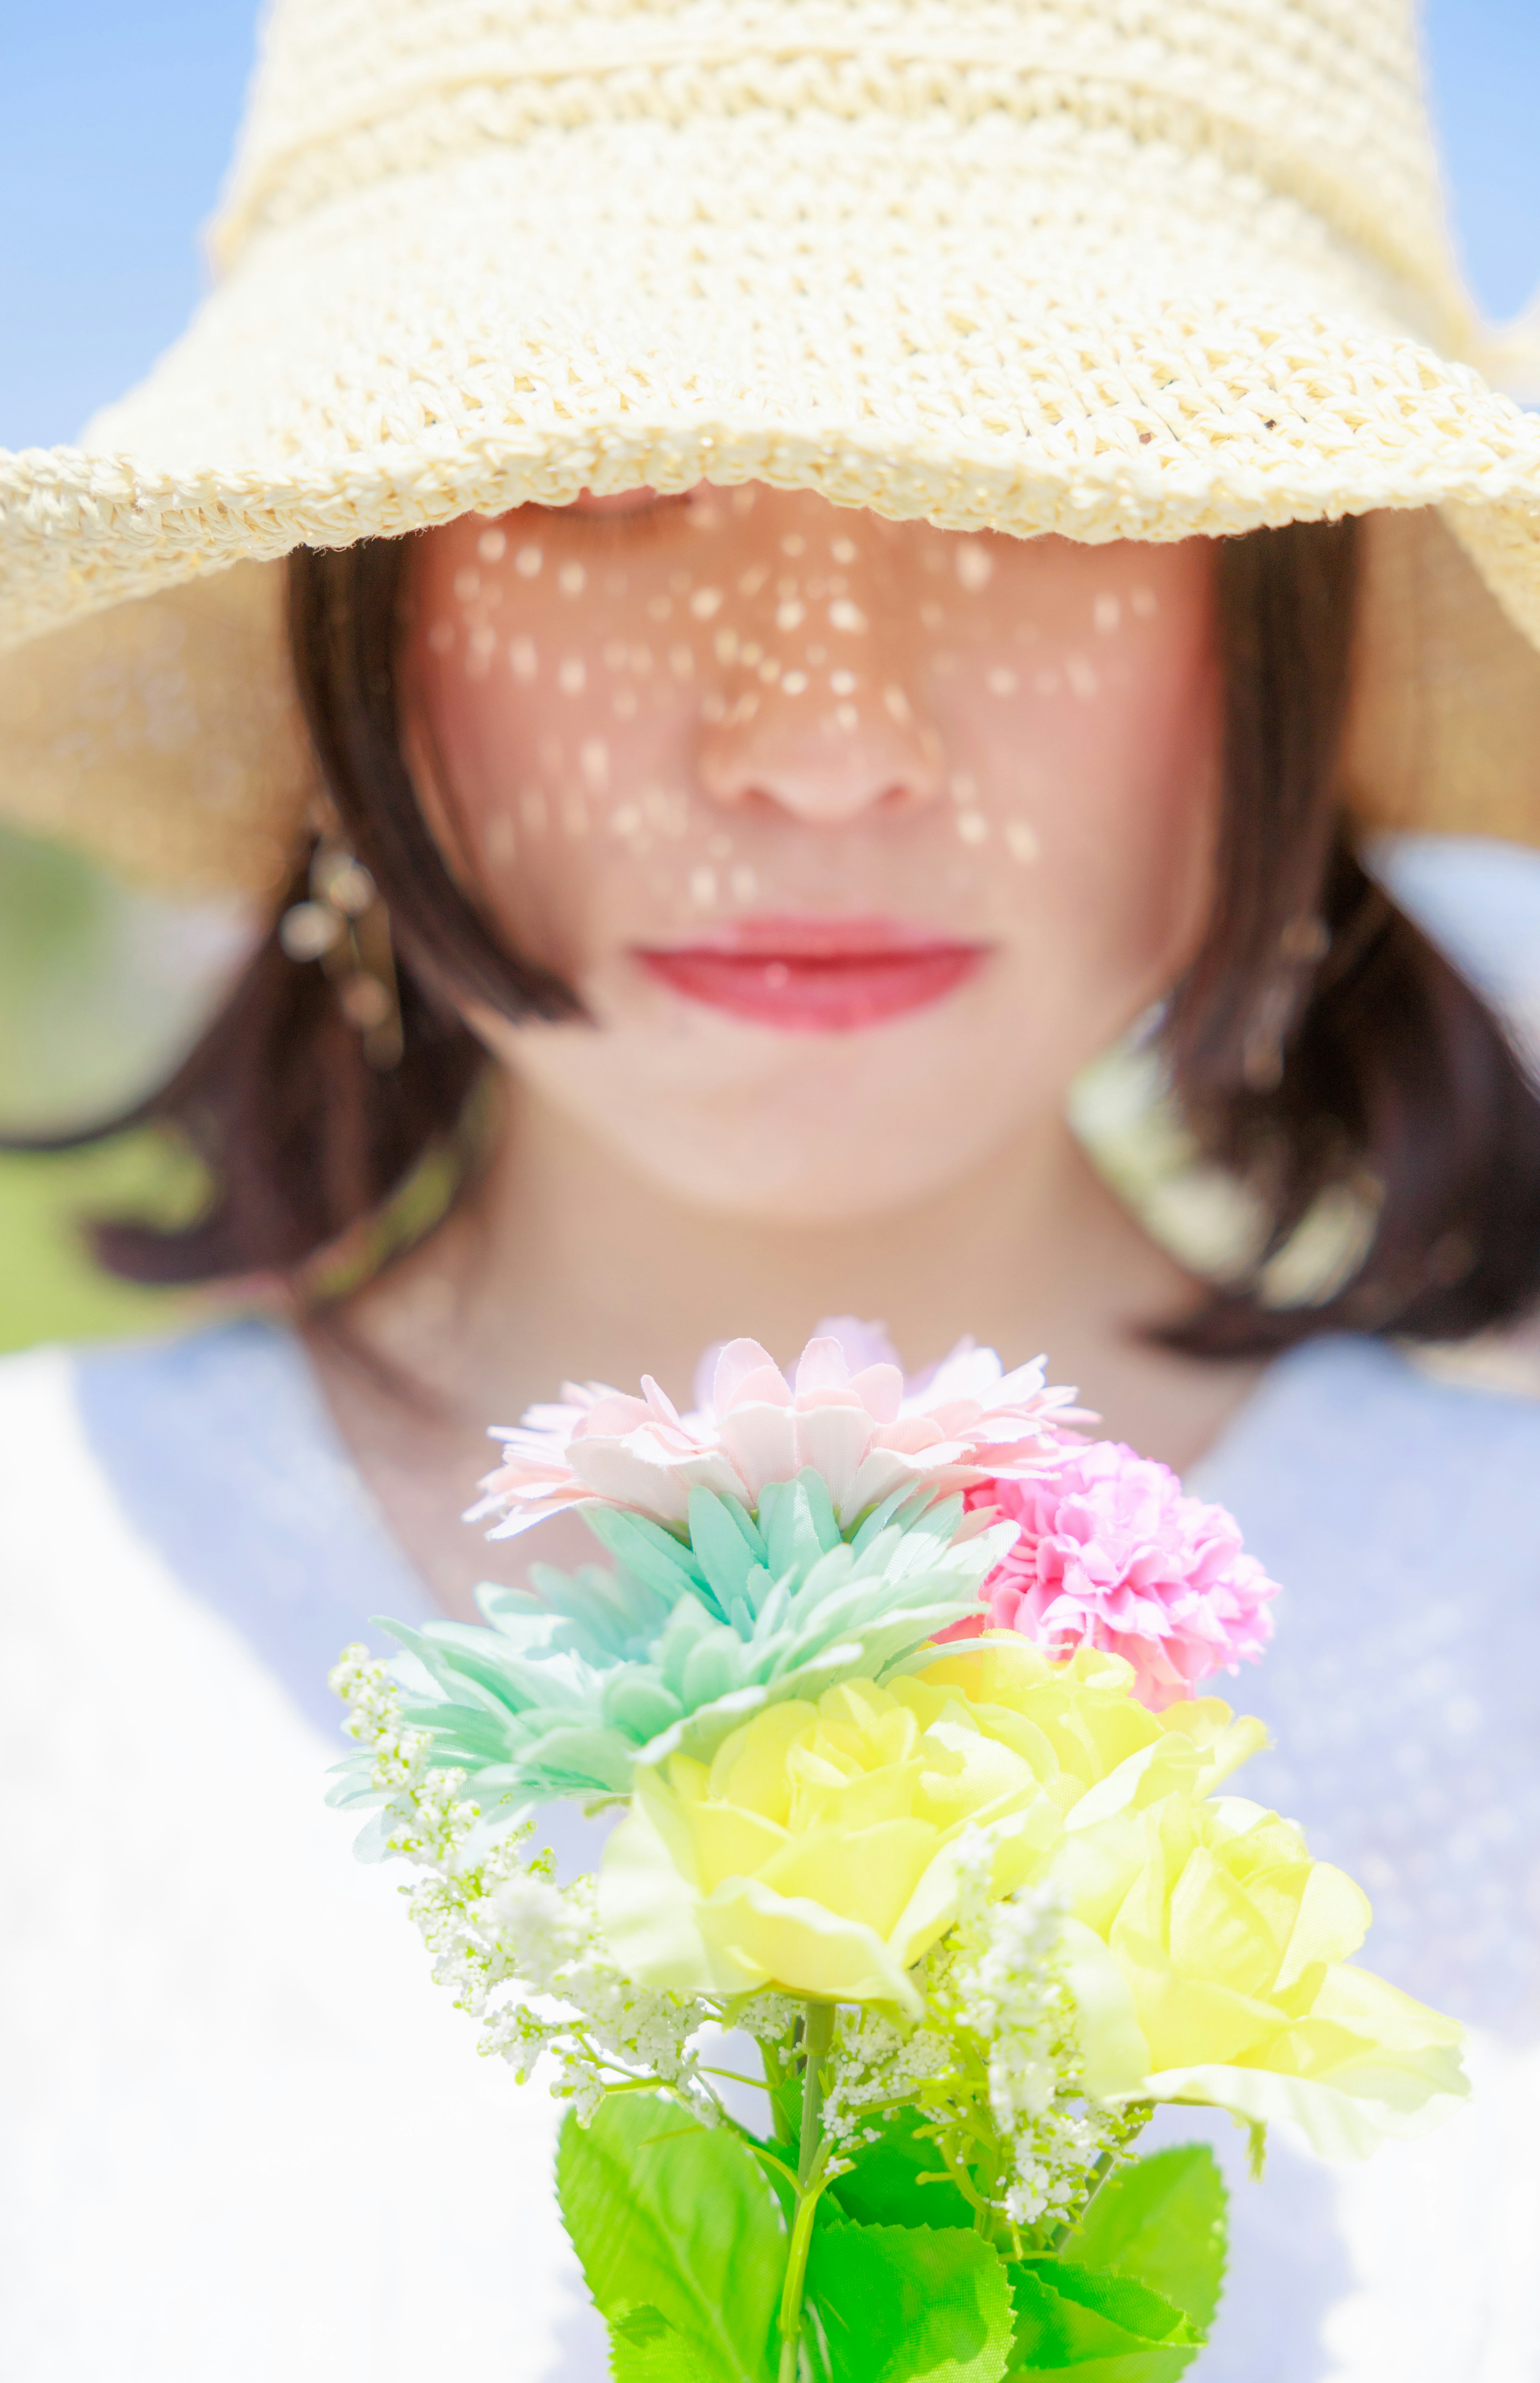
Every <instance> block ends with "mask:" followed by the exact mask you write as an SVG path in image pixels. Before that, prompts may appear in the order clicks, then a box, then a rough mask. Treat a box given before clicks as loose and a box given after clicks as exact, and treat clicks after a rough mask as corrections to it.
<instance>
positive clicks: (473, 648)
mask: <svg viewBox="0 0 1540 2383" xmlns="http://www.w3.org/2000/svg"><path fill="white" fill-rule="evenodd" d="M486 536H487V533H485V532H483V533H482V537H483V541H485V538H486ZM553 544H554V542H553ZM467 555H468V557H469V559H467ZM607 577H608V578H609V579H610V580H614V581H616V582H617V585H616V586H612V587H610V589H609V590H608V593H607V591H606V588H605V585H604V581H605V579H606V578H607ZM621 579H622V574H620V573H619V572H617V571H616V570H615V569H614V568H613V567H612V566H611V567H610V570H609V571H608V573H603V572H596V571H594V570H592V569H587V570H585V569H584V568H583V567H582V566H574V565H573V562H572V561H571V558H570V557H568V558H565V559H563V557H562V554H561V549H560V546H559V545H554V550H552V551H549V552H548V551H547V549H545V548H544V547H542V545H541V544H540V542H539V540H538V537H537V535H529V536H526V537H523V538H517V537H516V538H515V539H514V540H513V541H511V542H509V543H508V544H507V546H506V550H505V551H504V552H502V553H501V554H500V555H499V558H498V567H497V568H495V569H491V568H487V567H486V566H485V564H483V567H481V568H479V569H478V568H477V567H476V554H475V545H474V542H468V541H467V538H466V537H464V536H463V535H462V525H459V524H456V525H453V526H452V527H451V529H450V531H449V532H447V533H444V534H442V535H441V537H440V540H439V542H438V543H437V545H436V546H434V547H432V548H430V549H429V552H428V555H427V557H426V559H425V566H424V568H423V570H422V573H421V575H420V577H419V581H418V584H417V587H416V589H415V620H414V625H413V634H412V641H411V680H412V685H413V697H414V701H413V711H414V713H415V716H416V718H417V721H418V722H419V728H418V733H417V735H416V737H415V739H414V746H415V750H414V755H413V760H414V774H415V775H416V776H417V778H418V782H419V785H420V787H421V789H422V791H423V794H424V796H425V803H426V805H427V807H428V808H429V809H431V810H432V811H433V812H434V814H435V820H434V824H435V826H436V828H437V830H438V832H439V835H440V840H441V841H442V842H443V843H444V844H445V845H446V847H447V848H448V849H450V850H451V851H453V852H455V853H456V854H457V855H458V856H459V858H460V860H461V862H462V868H463V870H464V872H465V874H466V875H467V876H468V877H469V878H470V879H471V880H472V882H474V884H475V886H476V889H477V891H478V893H479V894H480V895H481V896H482V898H483V899H484V900H485V901H487V902H488V903H489V905H490V906H491V908H493V909H494V911H495V912H496V914H497V915H498V917H499V920H501V922H502V924H503V926H504V928H505V929H506V931H507V932H508V933H509V934H510V936H511V939H512V940H513V941H514V942H515V943H516V944H518V945H519V946H520V947H521V948H522V949H524V950H525V951H527V952H528V953H529V954H530V956H531V957H535V958H537V959H539V960H541V961H543V962H544V963H545V964H547V965H548V966H552V967H555V968H556V969H559V970H561V972H563V973H569V972H571V971H572V969H573V967H574V965H575V963H576V962H577V960H578V958H579V957H580V956H581V953H582V949H583V945H584V940H585V921H586V920H587V919H588V916H589V914H590V912H591V909H592V908H593V903H594V897H595V888H596V886H597V885H598V884H599V883H601V882H602V881H604V880H605V879H606V878H607V876H608V875H609V874H610V873H611V872H612V871H613V870H615V869H617V868H622V869H624V868H627V867H631V866H634V864H635V863H636V862H637V861H638V860H639V859H642V858H646V857H647V856H648V855H652V854H654V853H656V852H658V851H659V850H662V851H665V852H666V851H667V849H668V848H669V847H670V846H671V844H673V843H674V842H677V841H678V839H679V836H680V833H681V830H682V824H683V811H684V806H685V803H686V800H687V797H686V795H685V792H684V784H685V774H686V773H685V772H684V768H683V766H682V761H683V759H684V751H685V747H686V746H687V741H688V733H689V724H690V722H691V721H692V720H693V718H694V715H695V710H696V707H697V702H698V698H697V697H696V691H695V688H694V685H693V681H694V678H695V675H696V661H695V655H694V652H693V650H692V649H691V648H688V647H687V646H685V645H684V643H683V642H682V641H681V640H680V639H679V637H678V636H675V637H674V638H673V640H672V642H670V640H669V638H668V636H667V634H666V632H665V633H662V634H654V632H653V624H650V623H649V622H648V620H647V616H646V611H645V609H644V607H643V606H641V605H639V604H635V605H634V604H631V603H628V601H627V600H626V599H627V593H628V591H627V590H626V588H625V587H624V586H623V585H622V584H619V583H620V582H621ZM451 788H452V790H453V792H452V800H451V798H450V794H449V792H448V791H447V790H449V789H451Z"/></svg>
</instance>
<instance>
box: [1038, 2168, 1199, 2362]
mask: <svg viewBox="0 0 1540 2383" xmlns="http://www.w3.org/2000/svg"><path fill="white" fill-rule="evenodd" d="M1225 2207H1226V2194H1225V2180H1224V2178H1223V2177H1222V2176H1221V2174H1220V2172H1219V2164H1218V2162H1217V2160H1216V2159H1215V2158H1214V2154H1213V2153H1212V2152H1211V2151H1210V2150H1209V2148H1208V2145H1207V2144H1206V2143H1182V2144H1179V2145H1177V2147H1176V2148H1175V2149H1174V2150H1171V2151H1166V2152H1156V2153H1154V2154H1153V2155H1152V2156H1151V2157H1150V2158H1149V2159H1141V2160H1136V2161H1135V2162H1134V2163H1133V2165H1132V2166H1131V2167H1126V2168H1123V2169H1121V2170H1120V2171H1119V2172H1118V2173H1117V2174H1116V2175H1115V2176H1114V2177H1112V2178H1110V2179H1108V2181H1107V2182H1106V2183H1105V2184H1104V2185H1103V2187H1102V2190H1101V2192H1099V2193H1098V2194H1097V2196H1096V2198H1095V2200H1094V2201H1093V2202H1092V2203H1091V2204H1090V2208H1089V2209H1088V2210H1087V2212H1086V2214H1085V2216H1084V2217H1083V2218H1082V2219H1081V2220H1080V2223H1079V2225H1078V2227H1077V2228H1076V2229H1075V2230H1074V2232H1073V2233H1072V2234H1071V2235H1070V2236H1069V2237H1068V2239H1067V2240H1066V2242H1065V2243H1064V2245H1063V2250H1064V2253H1065V2256H1066V2258H1069V2259H1072V2260H1074V2261H1075V2263H1076V2264H1077V2265H1078V2266H1083V2267H1115V2268H1116V2269H1117V2271H1118V2273H1119V2274H1120V2275H1124V2276H1134V2277H1137V2278H1138V2279H1139V2281H1140V2283H1143V2284H1148V2285H1149V2286H1150V2288H1151V2290H1152V2291H1157V2292H1159V2293H1161V2294H1162V2295H1163V2296H1164V2299H1166V2300H1168V2301H1170V2302H1171V2303H1172V2304H1173V2306H1174V2307H1177V2308H1179V2309H1182V2310H1185V2312H1186V2314H1187V2315H1188V2316H1189V2317H1190V2318H1191V2320H1192V2323H1193V2325H1194V2326H1195V2327H1197V2329H1198V2330H1199V2332H1201V2333H1206V2332H1207V2331H1208V2328H1209V2327H1210V2326H1211V2325H1212V2324H1213V2323H1214V2311H1215V2309H1216V2308H1217V2307H1218V2305H1219V2293H1220V2288H1221V2286H1222V2285H1223V2283H1224V2280H1225V2249H1226V2239H1225Z"/></svg>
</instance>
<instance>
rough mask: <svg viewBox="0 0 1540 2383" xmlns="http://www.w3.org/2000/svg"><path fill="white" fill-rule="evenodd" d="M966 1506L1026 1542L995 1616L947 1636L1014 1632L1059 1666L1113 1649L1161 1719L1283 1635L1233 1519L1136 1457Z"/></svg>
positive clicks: (1000, 1591) (1100, 1452)
mask: <svg viewBox="0 0 1540 2383" xmlns="http://www.w3.org/2000/svg"><path fill="white" fill-rule="evenodd" d="M967 1502H968V1505H969V1506H970V1507H975V1506H995V1507H997V1508H998V1509H999V1511H1000V1513H1002V1514H1003V1515H1006V1516H1008V1517H1009V1519H1010V1520H1011V1521H1012V1522H1016V1523H1019V1524H1020V1525H1021V1537H1019V1539H1017V1541H1016V1545H1015V1547H1014V1548H1012V1550H1010V1553H1009V1554H1008V1555H1007V1556H1006V1557H1005V1558H1004V1561H1003V1562H1001V1563H999V1564H997V1565H996V1567H995V1569H994V1571H993V1572H992V1573H991V1574H990V1576H989V1578H988V1580H986V1582H985V1583H984V1587H983V1599H984V1608H985V1611H984V1615H983V1616H982V1617H981V1618H980V1619H979V1621H978V1622H975V1623H965V1624H959V1625H958V1626H957V1628H956V1629H955V1630H952V1631H949V1632H947V1634H946V1635H947V1636H948V1637H957V1636H977V1635H978V1633H979V1631H980V1630H981V1629H995V1630H1016V1631H1019V1632H1020V1633H1021V1635H1022V1636H1023V1637H1024V1638H1030V1639H1031V1640H1032V1641H1033V1643H1034V1644H1035V1645H1037V1646H1040V1647H1042V1648H1046V1649H1048V1650H1049V1651H1051V1652H1053V1653H1054V1654H1061V1655H1067V1654H1070V1653H1072V1652H1073V1650H1074V1649H1075V1648H1077V1647H1100V1648H1108V1649H1110V1650H1111V1651H1112V1652H1113V1653H1114V1654H1116V1655H1122V1656H1123V1657H1125V1658H1126V1660H1127V1661H1128V1662H1130V1663H1131V1664H1132V1665H1133V1667H1134V1672H1135V1694H1136V1695H1137V1696H1138V1697H1139V1698H1140V1700H1141V1702H1143V1703H1144V1704H1146V1705H1148V1706H1150V1707H1151V1708H1152V1710H1154V1711H1156V1712H1158V1711H1160V1710H1162V1708H1163V1707H1164V1706H1165V1705H1168V1704H1170V1703H1172V1702H1173V1701H1174V1700H1175V1699H1176V1698H1178V1697H1188V1696H1190V1695H1191V1694H1192V1692H1193V1690H1194V1689H1195V1687H1196V1686H1197V1685H1198V1683H1199V1682H1200V1681H1201V1680H1204V1679H1206V1678H1207V1677H1208V1675H1209V1673H1212V1672H1217V1671H1220V1670H1226V1671H1231V1672H1233V1671H1234V1670H1235V1669H1236V1666H1237V1664H1238V1661H1242V1660H1245V1661H1254V1660H1255V1658H1256V1657H1257V1656H1259V1655H1260V1654H1261V1653H1262V1651H1263V1648H1264V1647H1265V1646H1266V1644H1267V1641H1268V1639H1269V1638H1270V1637H1271V1636H1272V1635H1273V1617H1272V1615H1271V1614H1270V1613H1269V1612H1268V1611H1267V1600H1268V1599H1269V1598H1271V1597H1275V1596H1276V1594H1277V1584H1276V1582H1275V1581H1271V1580H1269V1579H1268V1577H1267V1574H1265V1573H1264V1572H1263V1568H1262V1566H1261V1564H1260V1563H1259V1562H1257V1560H1256V1558H1255V1557H1254V1556H1249V1555H1247V1554H1246V1552H1245V1550H1244V1549H1243V1548H1242V1545H1241V1539H1240V1533H1239V1531H1238V1528H1237V1527H1236V1524H1235V1521H1234V1519H1233V1517H1232V1516H1231V1515H1229V1514H1227V1513H1226V1511H1225V1509H1224V1507H1223V1506H1208V1505H1205V1504H1204V1503H1203V1501H1202V1500H1201V1499H1200V1498H1189V1497H1188V1496H1187V1495H1186V1493H1185V1492H1184V1490H1183V1488H1182V1485H1181V1483H1180V1481H1179V1480H1178V1479H1177V1475H1175V1474H1174V1473H1173V1472H1171V1471H1170V1470H1169V1469H1168V1467H1167V1466H1165V1465H1164V1464H1155V1463H1151V1462H1150V1460H1149V1459H1148V1458H1146V1457H1142V1456H1138V1455H1136V1454H1135V1452H1134V1451H1133V1450H1132V1449H1131V1448H1122V1447H1120V1446H1118V1444H1117V1443H1116V1442H1115V1441H1114V1440H1106V1439H1104V1440H1098V1441H1096V1442H1095V1443H1094V1444H1093V1445H1091V1446H1090V1447H1085V1446H1071V1447H1069V1448H1067V1449H1066V1453H1065V1457H1064V1461H1063V1463H1061V1464H1060V1465H1059V1466H1058V1467H1057V1469H1056V1470H1055V1471H1053V1473H1051V1474H1046V1475H1040V1476H1036V1477H1031V1478H1023V1479H1017V1480H1008V1481H1006V1480H1003V1481H1000V1482H997V1483H992V1484H991V1483H986V1484H984V1485H983V1486H982V1487H981V1488H976V1489H973V1490H971V1491H970V1492H969V1494H968V1500H967Z"/></svg>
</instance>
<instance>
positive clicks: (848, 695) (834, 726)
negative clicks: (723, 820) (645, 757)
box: [696, 655, 945, 827]
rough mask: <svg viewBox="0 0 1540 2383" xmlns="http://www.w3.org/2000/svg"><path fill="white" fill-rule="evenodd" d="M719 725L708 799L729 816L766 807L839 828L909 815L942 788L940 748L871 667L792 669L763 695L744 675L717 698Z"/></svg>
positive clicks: (714, 729)
mask: <svg viewBox="0 0 1540 2383" xmlns="http://www.w3.org/2000/svg"><path fill="white" fill-rule="evenodd" d="M721 694H722V695H723V696H724V697H725V698H726V708H725V712H724V716H723V718H722V719H721V721H720V722H717V723H715V724H714V725H711V726H708V728H707V730H706V732H705V735H704V737H703V739H702V742H701V745H700V747H699V749H698V752H697V757H696V767H697V769H698V772H699V775H700V781H701V784H702V785H703V786H704V788H705V790H706V792H707V793H708V795H709V796H711V797H712V799H713V800H714V801H716V802H718V803H721V804H723V805H726V806H729V807H732V808H737V807H740V806H743V805H747V804H764V803H770V804H773V805H774V806H775V807H776V808H777V809H781V810H782V811H784V812H785V813H787V814H788V815H789V816H790V817H791V818H793V819H795V820H798V821H803V822H805V823H806V824H807V825H809V826H815V827H844V826H846V825H848V824H849V823H850V822H851V821H855V820H857V819H859V818H861V817H862V816H863V815H864V814H866V813H868V812H870V811H875V810H877V809H879V808H880V807H881V808H885V809H887V810H889V811H896V810H911V809H918V808H919V807H921V806H923V805H925V804H927V803H930V802H933V801H935V799H936V798H937V796H939V795H940V794H941V793H942V791H943V789H944V785H945V767H944V756H943V752H942V740H941V738H940V736H939V735H937V733H936V730H935V729H934V727H933V726H932V725H931V724H930V722H929V721H927V720H925V719H924V718H922V717H921V716H920V714H919V712H918V710H917V708H916V706H915V704H914V702H913V700H912V699H911V698H910V697H909V695H908V693H907V692H906V689H905V688H904V686H903V685H901V684H900V683H899V682H898V681H897V680H896V679H895V678H893V676H892V675H890V674H886V673H883V672H882V670H881V664H880V661H879V658H878V657H877V656H876V655H869V656H868V657H866V658H864V662H863V663H858V662H857V661H856V657H854V656H853V657H852V659H851V665H850V667H848V668H846V669H844V670H838V669H836V670H833V671H831V670H829V669H827V668H824V669H819V670H816V671H815V670H813V669H811V668H803V669H800V670H797V669H794V670H789V671H786V672H783V673H782V676H781V677H780V678H778V679H776V680H774V681H772V682H771V683H770V684H769V685H766V684H764V683H763V682H762V681H761V680H759V679H758V677H756V676H755V675H754V674H753V673H744V674H743V676H742V678H741V679H740V680H739V681H738V683H737V684H736V685H731V684H730V685H726V686H724V687H723V688H722V689H721Z"/></svg>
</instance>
